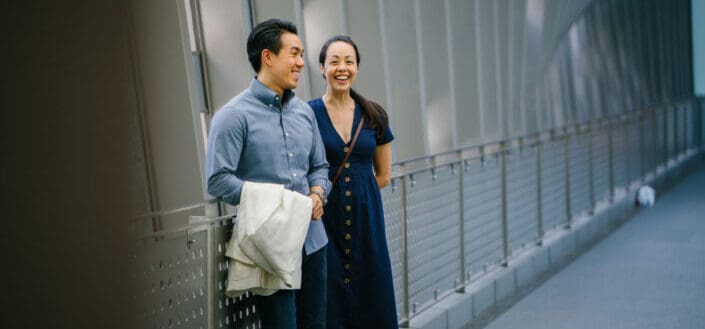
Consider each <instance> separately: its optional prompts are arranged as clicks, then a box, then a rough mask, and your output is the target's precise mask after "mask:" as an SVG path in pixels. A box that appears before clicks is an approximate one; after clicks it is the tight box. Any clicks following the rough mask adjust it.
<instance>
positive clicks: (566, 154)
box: [563, 128, 572, 228]
mask: <svg viewBox="0 0 705 329" xmlns="http://www.w3.org/2000/svg"><path fill="white" fill-rule="evenodd" d="M569 143H570V135H569V134H568V129H567V128H563V170H564V172H565V212H566V225H565V227H566V228H570V226H571V222H572V218H571V217H572V214H571V213H572V211H571V209H570V145H569Z"/></svg>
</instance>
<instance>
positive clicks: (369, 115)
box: [318, 35, 389, 138]
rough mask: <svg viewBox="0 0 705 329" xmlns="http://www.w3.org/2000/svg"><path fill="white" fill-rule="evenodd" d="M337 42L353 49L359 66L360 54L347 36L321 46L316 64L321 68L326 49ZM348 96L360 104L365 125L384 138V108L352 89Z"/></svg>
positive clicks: (334, 38)
mask: <svg viewBox="0 0 705 329" xmlns="http://www.w3.org/2000/svg"><path fill="white" fill-rule="evenodd" d="M338 41H340V42H345V43H347V44H349V45H350V46H352V47H353V49H355V58H356V61H357V65H358V66H359V65H360V52H359V51H358V50H357V45H356V44H355V42H354V41H352V39H350V37H349V36H345V35H336V36H334V37H332V38H330V39H328V40H327V41H326V42H325V43H324V44H323V47H321V52H320V53H319V54H318V63H319V64H321V66H323V65H324V63H325V61H326V54H327V53H328V47H329V46H330V45H331V44H332V43H334V42H338ZM350 96H351V97H352V98H353V100H355V102H356V103H358V104H360V108H362V115H363V116H364V117H365V120H367V124H368V125H369V126H370V128H372V129H374V130H375V131H376V135H377V138H379V137H382V136H384V132H385V131H386V129H387V126H388V125H389V118H388V117H387V112H386V111H384V108H383V107H382V106H381V105H379V104H377V103H375V102H373V101H371V100H368V99H367V98H365V97H363V96H362V95H360V94H359V93H357V92H356V91H355V90H353V89H350Z"/></svg>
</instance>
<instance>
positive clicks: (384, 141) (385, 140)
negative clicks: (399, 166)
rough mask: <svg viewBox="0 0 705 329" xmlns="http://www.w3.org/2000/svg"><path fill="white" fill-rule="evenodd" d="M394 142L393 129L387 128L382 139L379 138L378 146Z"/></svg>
mask: <svg viewBox="0 0 705 329" xmlns="http://www.w3.org/2000/svg"><path fill="white" fill-rule="evenodd" d="M393 140H394V134H392V129H391V128H389V126H387V129H385V130H384V134H383V135H382V137H378V138H377V146H379V145H384V144H387V143H389V142H391V141H393Z"/></svg>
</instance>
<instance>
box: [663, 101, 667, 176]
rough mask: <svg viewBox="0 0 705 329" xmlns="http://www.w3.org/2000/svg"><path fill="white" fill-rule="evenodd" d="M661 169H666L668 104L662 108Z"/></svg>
mask: <svg viewBox="0 0 705 329" xmlns="http://www.w3.org/2000/svg"><path fill="white" fill-rule="evenodd" d="M663 169H664V170H666V169H668V105H665V106H664V108H663Z"/></svg>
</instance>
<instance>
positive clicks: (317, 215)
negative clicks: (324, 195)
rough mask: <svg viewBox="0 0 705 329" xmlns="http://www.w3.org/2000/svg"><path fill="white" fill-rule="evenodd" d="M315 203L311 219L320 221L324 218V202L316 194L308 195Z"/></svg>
mask: <svg viewBox="0 0 705 329" xmlns="http://www.w3.org/2000/svg"><path fill="white" fill-rule="evenodd" d="M308 197H309V198H311V201H312V202H313V211H311V219H313V220H319V219H321V216H323V200H321V197H320V196H318V194H316V193H311V194H309V195H308Z"/></svg>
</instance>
